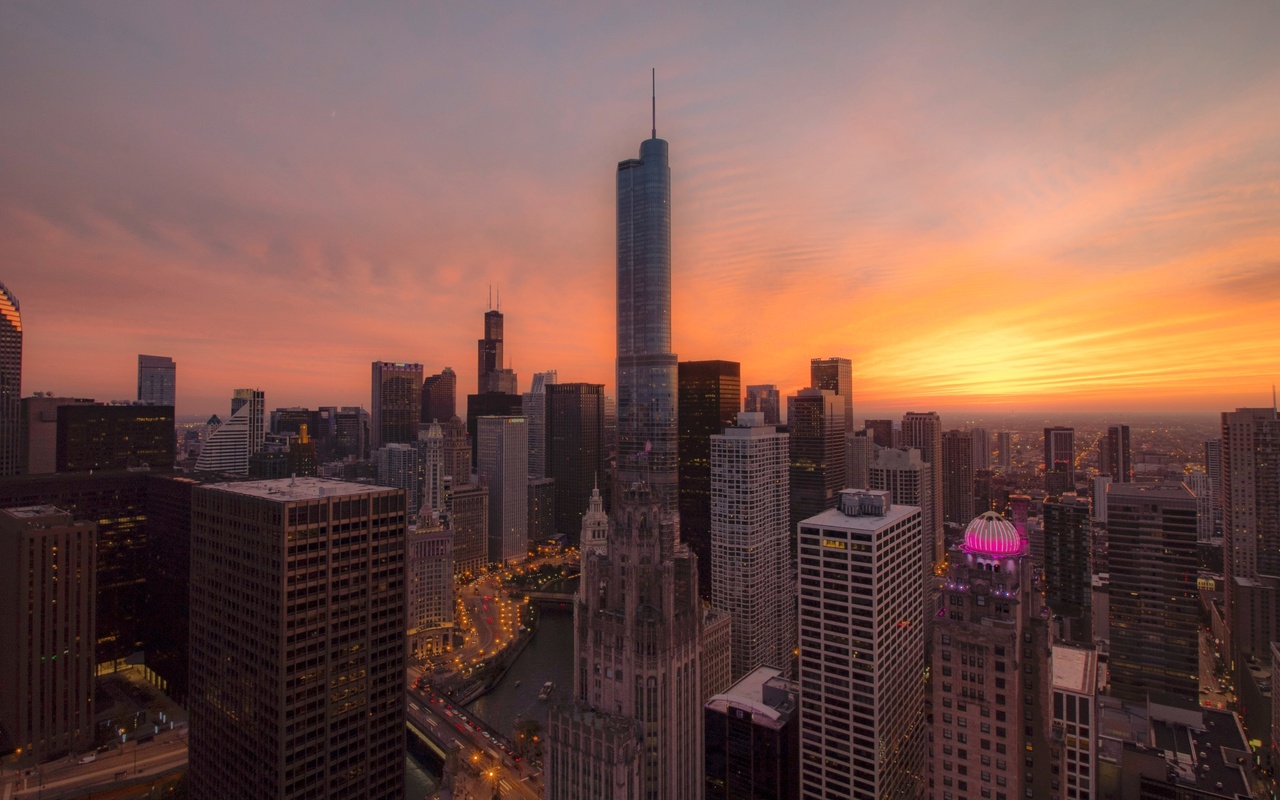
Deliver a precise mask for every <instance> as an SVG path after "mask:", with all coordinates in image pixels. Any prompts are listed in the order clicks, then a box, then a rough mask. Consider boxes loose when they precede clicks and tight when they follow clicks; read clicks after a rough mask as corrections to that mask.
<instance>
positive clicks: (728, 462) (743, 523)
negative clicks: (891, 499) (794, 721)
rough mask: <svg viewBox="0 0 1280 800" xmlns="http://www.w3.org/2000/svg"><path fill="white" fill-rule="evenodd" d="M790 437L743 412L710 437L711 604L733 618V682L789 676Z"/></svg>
mask: <svg viewBox="0 0 1280 800" xmlns="http://www.w3.org/2000/svg"><path fill="white" fill-rule="evenodd" d="M787 439H788V436H787V434H785V433H779V432H778V429H777V427H776V426H774V425H766V424H765V423H764V415H763V414H762V413H760V412H758V411H744V412H742V413H741V414H740V415H738V424H737V425H736V426H733V427H728V428H725V429H724V433H723V434H719V435H716V436H712V437H711V553H710V557H711V570H710V571H711V605H712V606H713V607H715V608H718V609H720V610H722V611H724V612H725V613H727V614H728V615H729V617H730V619H732V639H731V642H732V645H731V646H732V654H733V655H732V665H733V680H735V681H738V680H741V679H742V678H743V677H744V676H745V675H747V674H748V673H750V672H753V671H755V670H756V669H757V668H758V667H766V666H767V667H773V668H775V669H777V670H780V671H781V673H783V674H790V672H791V661H792V651H793V649H794V648H795V643H796V631H795V620H796V605H795V582H794V579H793V577H792V573H791V555H790V543H791V535H790V526H789V524H788V513H789V508H790V503H789V501H788V493H789V489H790V485H789V481H788V478H787V475H788V470H789V466H788V464H789V447H788V442H787Z"/></svg>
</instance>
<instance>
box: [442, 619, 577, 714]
mask: <svg viewBox="0 0 1280 800" xmlns="http://www.w3.org/2000/svg"><path fill="white" fill-rule="evenodd" d="M539 613H540V615H541V616H540V618H539V621H538V630H537V632H536V633H535V634H534V635H533V639H531V640H530V641H529V645H528V646H527V647H525V649H524V652H523V653H521V654H520V656H519V657H518V658H517V659H516V661H515V663H514V664H512V665H511V669H509V670H507V674H506V675H504V676H503V677H502V681H501V682H499V683H498V685H497V686H495V687H493V690H492V691H491V692H489V693H488V694H486V695H484V696H483V697H480V698H478V699H476V700H475V701H473V702H472V703H471V704H470V705H469V706H467V708H469V709H470V710H471V711H474V712H475V713H476V715H477V716H479V717H480V718H481V719H483V720H484V721H485V722H488V723H489V724H490V725H492V726H493V727H494V728H495V729H497V730H498V731H499V732H501V733H502V734H504V735H506V736H508V737H510V736H512V733H513V731H514V730H515V725H516V719H517V717H518V718H521V719H525V720H529V719H533V720H537V721H538V723H539V724H540V725H542V726H543V728H545V727H546V725H547V709H548V707H549V706H550V703H548V702H544V701H542V700H539V699H538V692H540V691H542V684H543V683H545V682H546V681H553V682H554V683H555V685H556V688H555V693H554V694H553V695H552V698H553V699H558V700H563V699H564V698H565V697H567V696H568V693H569V692H571V691H572V690H573V610H572V609H571V608H569V607H567V606H566V607H563V608H561V607H557V606H545V607H543V608H542V609H541V610H540V611H539ZM517 684H519V685H517Z"/></svg>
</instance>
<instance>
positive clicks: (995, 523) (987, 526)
mask: <svg viewBox="0 0 1280 800" xmlns="http://www.w3.org/2000/svg"><path fill="white" fill-rule="evenodd" d="M964 549H965V550H966V551H968V552H970V553H977V554H979V555H986V556H1014V555H1018V554H1019V553H1021V552H1022V549H1023V541H1022V537H1021V536H1019V535H1018V530H1017V528H1015V527H1013V523H1011V522H1009V520H1007V519H1005V518H1004V517H1002V516H1000V515H999V514H997V513H996V512H994V511H988V512H987V513H985V514H983V515H982V516H980V517H975V518H974V520H973V522H970V523H969V527H967V528H965V529H964Z"/></svg>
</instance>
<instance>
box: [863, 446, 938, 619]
mask: <svg viewBox="0 0 1280 800" xmlns="http://www.w3.org/2000/svg"><path fill="white" fill-rule="evenodd" d="M933 485H934V484H933V465H932V464H929V463H928V462H926V461H925V460H924V459H923V458H922V457H921V456H920V451H919V450H917V449H916V448H914V447H913V448H910V449H906V450H900V449H898V448H888V449H885V450H881V451H879V452H878V453H876V457H875V460H874V461H873V462H871V465H870V466H868V467H867V487H868V488H870V489H873V490H876V491H883V492H888V493H889V499H890V500H891V501H892V502H893V504H894V505H908V506H918V507H919V508H920V522H921V526H922V528H923V529H924V530H926V531H929V530H932V529H933V523H932V520H933V511H934V505H933ZM920 541H921V553H920V574H921V575H922V576H923V577H922V580H924V581H926V582H927V583H925V587H926V588H929V589H932V576H933V565H934V563H935V560H934V550H933V544H934V541H933V538H932V537H930V536H928V535H925V536H923V537H922V538H921V540H920ZM931 594H932V592H931ZM932 608H933V603H932V601H931V599H929V598H926V600H925V603H924V607H923V611H922V614H923V616H924V617H925V618H926V622H931V620H928V619H927V618H928V617H929V615H930V614H931V613H932V611H931V609H932Z"/></svg>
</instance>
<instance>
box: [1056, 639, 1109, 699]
mask: <svg viewBox="0 0 1280 800" xmlns="http://www.w3.org/2000/svg"><path fill="white" fill-rule="evenodd" d="M1097 685H1098V653H1097V651H1096V650H1086V649H1084V648H1082V647H1069V646H1067V645H1054V646H1053V688H1055V689H1061V690H1062V691H1064V692H1075V693H1076V694H1083V695H1092V694H1094V693H1095V692H1096V691H1097Z"/></svg>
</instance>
